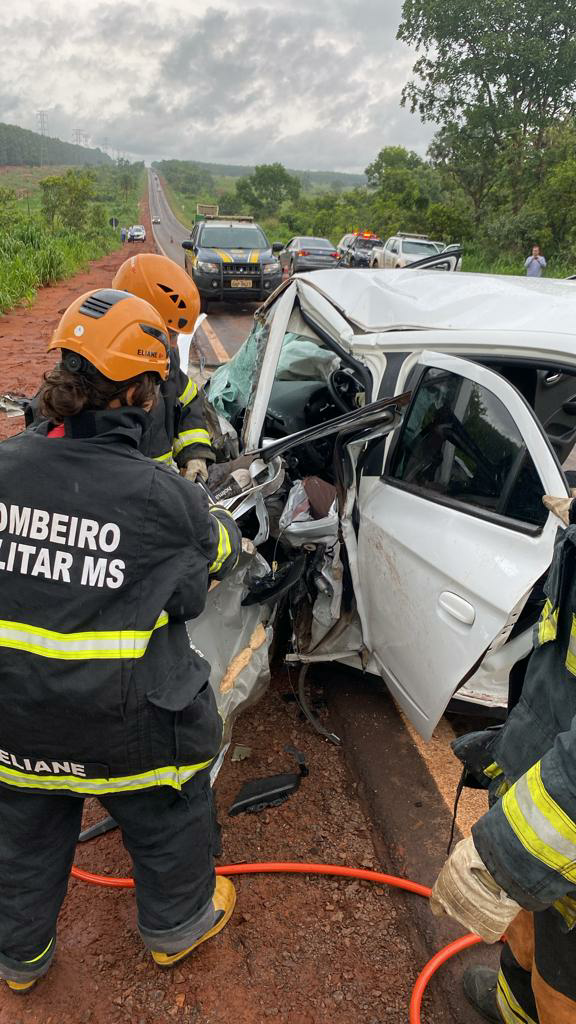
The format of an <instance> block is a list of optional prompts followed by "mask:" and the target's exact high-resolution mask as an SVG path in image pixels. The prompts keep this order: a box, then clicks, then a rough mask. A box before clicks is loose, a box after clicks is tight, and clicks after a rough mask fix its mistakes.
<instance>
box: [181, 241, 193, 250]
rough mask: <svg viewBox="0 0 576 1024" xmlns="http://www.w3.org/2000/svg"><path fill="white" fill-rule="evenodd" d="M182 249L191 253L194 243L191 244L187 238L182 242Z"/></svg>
mask: <svg viewBox="0 0 576 1024" xmlns="http://www.w3.org/2000/svg"><path fill="white" fill-rule="evenodd" d="M182 248H183V249H189V250H190V251H192V250H193V249H194V242H191V241H190V239H188V238H187V239H186V241H185V242H182Z"/></svg>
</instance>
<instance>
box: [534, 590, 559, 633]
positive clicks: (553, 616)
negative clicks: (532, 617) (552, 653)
mask: <svg viewBox="0 0 576 1024" xmlns="http://www.w3.org/2000/svg"><path fill="white" fill-rule="evenodd" d="M557 632H558V608H554V607H553V606H552V602H551V601H550V600H548V601H546V604H545V605H544V607H543V609H542V614H541V616H540V621H539V623H538V643H539V644H547V643H548V642H549V641H550V640H555V639H556V634H557Z"/></svg>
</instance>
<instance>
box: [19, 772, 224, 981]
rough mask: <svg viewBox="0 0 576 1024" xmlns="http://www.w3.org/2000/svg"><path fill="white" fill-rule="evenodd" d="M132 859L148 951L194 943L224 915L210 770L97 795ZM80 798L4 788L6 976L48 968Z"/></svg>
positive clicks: (168, 950) (171, 949)
mask: <svg viewBox="0 0 576 1024" xmlns="http://www.w3.org/2000/svg"><path fill="white" fill-rule="evenodd" d="M98 800H99V802H100V803H101V804H102V806H103V807H104V808H105V810H106V811H107V812H108V814H110V815H112V817H113V818H114V819H115V821H117V822H118V825H119V826H120V829H121V831H122V839H123V842H124V846H125V847H126V849H127V850H128V853H129V854H130V856H131V858H132V862H133V874H134V881H135V885H136V902H137V907H138V928H139V931H140V935H141V937H142V939H143V941H144V944H145V945H146V946H147V947H148V948H149V949H154V950H158V951H160V952H165V953H174V952H178V951H179V950H181V949H186V948H187V947H188V946H189V945H191V944H192V943H193V942H194V941H195V940H196V938H199V937H200V935H202V934H203V933H204V932H205V931H207V930H209V929H210V928H211V927H212V926H213V924H214V922H215V913H214V910H213V904H212V895H213V892H214V885H215V876H214V863H213V853H212V845H213V834H214V820H213V818H214V811H213V800H212V792H211V789H210V776H209V771H208V770H207V769H206V770H204V771H202V772H199V773H198V774H197V775H196V776H194V778H193V779H191V780H190V781H189V782H187V783H186V785H185V786H184V787H183V789H182V790H181V791H180V792H178V791H177V790H174V789H172V788H171V787H169V786H161V787H157V788H155V789H146V790H139V791H136V792H132V793H122V794H114V795H106V796H101V797H98ZM83 804H84V801H83V799H82V798H81V797H77V796H72V795H70V796H68V795H56V794H39V793H29V792H25V791H22V790H20V789H16V788H12V787H7V786H0V978H4V979H6V980H9V981H27V980H31V979H32V978H36V977H40V976H41V975H42V974H45V972H46V971H47V970H48V967H49V966H50V962H51V960H52V957H53V955H54V948H55V944H56V922H57V919H58V914H59V911H60V907H61V906H62V902H63V900H64V897H65V895H66V890H67V887H68V877H69V874H70V868H71V867H72V863H73V860H74V854H75V850H76V841H77V839H78V834H79V832H80V828H81V822H82V809H83Z"/></svg>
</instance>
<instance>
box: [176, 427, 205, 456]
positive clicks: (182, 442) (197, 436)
mask: <svg viewBox="0 0 576 1024" xmlns="http://www.w3.org/2000/svg"><path fill="white" fill-rule="evenodd" d="M189 444H203V445H205V446H206V447H207V448H210V447H211V442H210V434H209V433H208V431H207V430H202V429H201V428H198V429H197V430H184V431H182V433H181V434H178V437H176V438H175V439H174V455H178V453H179V452H181V451H182V449H183V448H186V447H187V445H189Z"/></svg>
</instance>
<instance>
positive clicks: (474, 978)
mask: <svg viewBox="0 0 576 1024" xmlns="http://www.w3.org/2000/svg"><path fill="white" fill-rule="evenodd" d="M497 982H498V971H493V970H491V968H490V967H468V968H467V969H466V970H465V971H464V974H463V975H462V985H463V987H464V995H465V996H466V998H467V1000H468V1002H469V1003H472V1006H473V1007H474V1009H475V1010H477V1011H478V1013H479V1014H480V1016H481V1017H484V1020H489V1021H492V1022H493V1024H502V1017H501V1016H500V1014H499V1013H498V1004H497V1002H496V985H497Z"/></svg>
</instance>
